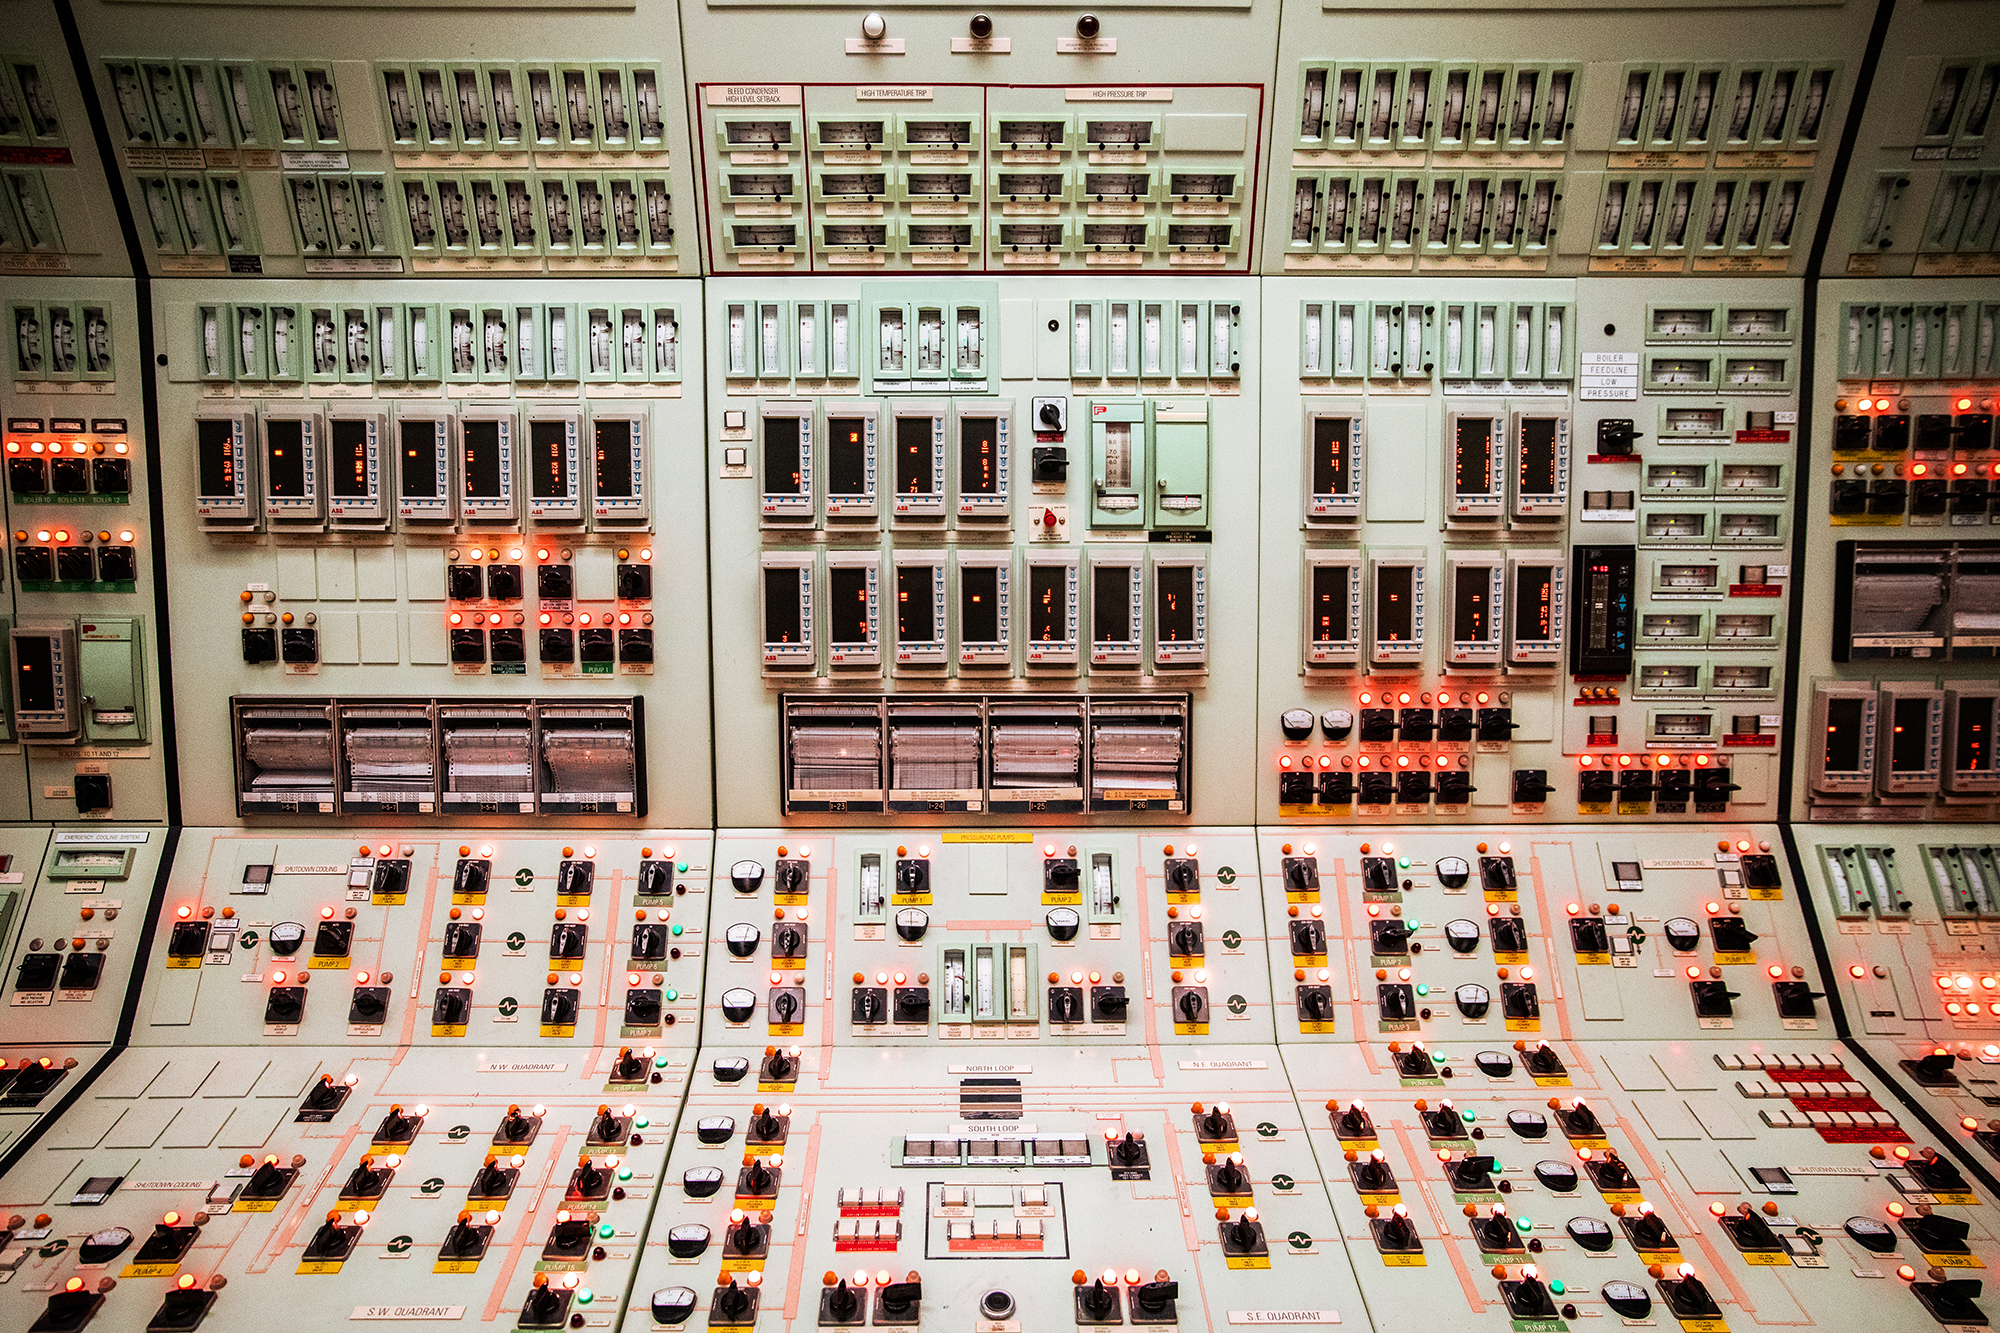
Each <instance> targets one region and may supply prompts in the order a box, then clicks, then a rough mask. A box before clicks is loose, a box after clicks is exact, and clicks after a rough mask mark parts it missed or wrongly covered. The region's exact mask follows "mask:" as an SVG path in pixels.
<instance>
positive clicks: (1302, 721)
mask: <svg viewBox="0 0 2000 1333" xmlns="http://www.w3.org/2000/svg"><path fill="white" fill-rule="evenodd" d="M1278 727H1279V729H1280V730H1282V731H1283V732H1284V733H1285V735H1286V737H1287V738H1289V739H1291V740H1295V741H1302V740H1304V739H1305V738H1306V737H1308V736H1310V735H1312V729H1313V715H1312V711H1311V710H1310V709H1305V708H1288V709H1286V710H1285V712H1284V715H1283V716H1281V717H1280V718H1279V719H1278Z"/></svg>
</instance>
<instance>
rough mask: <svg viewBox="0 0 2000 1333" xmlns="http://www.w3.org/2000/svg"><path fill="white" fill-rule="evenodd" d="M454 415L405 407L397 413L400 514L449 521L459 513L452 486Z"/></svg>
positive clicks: (407, 517)
mask: <svg viewBox="0 0 2000 1333" xmlns="http://www.w3.org/2000/svg"><path fill="white" fill-rule="evenodd" d="M453 424H454V423H453V421H452V418H451V417H450V416H449V415H448V414H446V413H441V412H430V411H422V410H413V409H411V408H409V407H407V406H402V407H399V408H398V409H397V412H396V466H395V471H396V516H397V517H398V518H400V519H403V520H405V521H408V522H416V523H449V522H451V521H452V520H453V519H454V518H456V517H457V514H458V506H457V503H456V497H455V496H454V495H453V493H452V485H451V475H452V474H451V455H452V433H453V432H452V427H453Z"/></svg>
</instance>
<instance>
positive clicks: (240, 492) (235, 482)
mask: <svg viewBox="0 0 2000 1333" xmlns="http://www.w3.org/2000/svg"><path fill="white" fill-rule="evenodd" d="M256 433H257V417H256V414H255V413H252V412H249V411H222V410H219V409H215V408H205V409H203V410H202V411H201V412H199V413H197V414H196V416H195V422H194V438H195V471H196V474H197V476H198V478H199V481H200V490H199V492H198V493H197V494H196V496H195V514H196V516H197V517H199V518H200V519H201V525H202V526H203V527H204V528H210V529H216V528H221V529H230V528H248V527H254V526H255V525H256V522H257V515H258V512H259V511H258V510H257V508H256V502H255V500H253V499H252V496H253V494H254V489H253V488H254V485H255V483H254V478H255V477H256V465H255V463H254V462H253V461H252V454H251V450H252V448H253V445H252V443H251V442H252V440H253V439H255V438H256Z"/></svg>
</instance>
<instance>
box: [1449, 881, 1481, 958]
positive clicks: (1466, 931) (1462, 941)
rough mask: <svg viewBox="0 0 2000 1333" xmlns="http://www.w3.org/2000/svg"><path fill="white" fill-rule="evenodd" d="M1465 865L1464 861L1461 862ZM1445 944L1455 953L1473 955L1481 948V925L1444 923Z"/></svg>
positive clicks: (1468, 922) (1463, 922)
mask: <svg viewBox="0 0 2000 1333" xmlns="http://www.w3.org/2000/svg"><path fill="white" fill-rule="evenodd" d="M1459 864H1460V865H1464V864H1465V863H1464V862H1463V861H1461V862H1459ZM1444 942H1445V943H1446V944H1449V945H1450V946H1451V951H1452V952H1453V953H1473V952H1476V951H1477V950H1478V948H1479V923H1478V922H1477V921H1447V922H1445V923H1444Z"/></svg>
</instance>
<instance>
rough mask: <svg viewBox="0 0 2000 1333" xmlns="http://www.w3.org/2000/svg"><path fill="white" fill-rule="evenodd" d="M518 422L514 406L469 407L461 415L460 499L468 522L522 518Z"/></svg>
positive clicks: (512, 521)
mask: <svg viewBox="0 0 2000 1333" xmlns="http://www.w3.org/2000/svg"><path fill="white" fill-rule="evenodd" d="M516 425H517V422H516V418H515V416H514V409H513V408H512V407H469V408H467V409H466V412H465V415H464V416H463V417H462V418H460V420H459V460H460V461H459V474H458V482H459V501H460V512H462V513H463V514H464V515H465V521H466V522H467V523H473V524H496V525H511V524H515V523H518V522H520V521H521V502H520V497H519V496H518V494H517V493H516V489H515V487H516V482H515V473H516V468H515V461H514V453H515V441H514V432H515V428H516Z"/></svg>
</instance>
